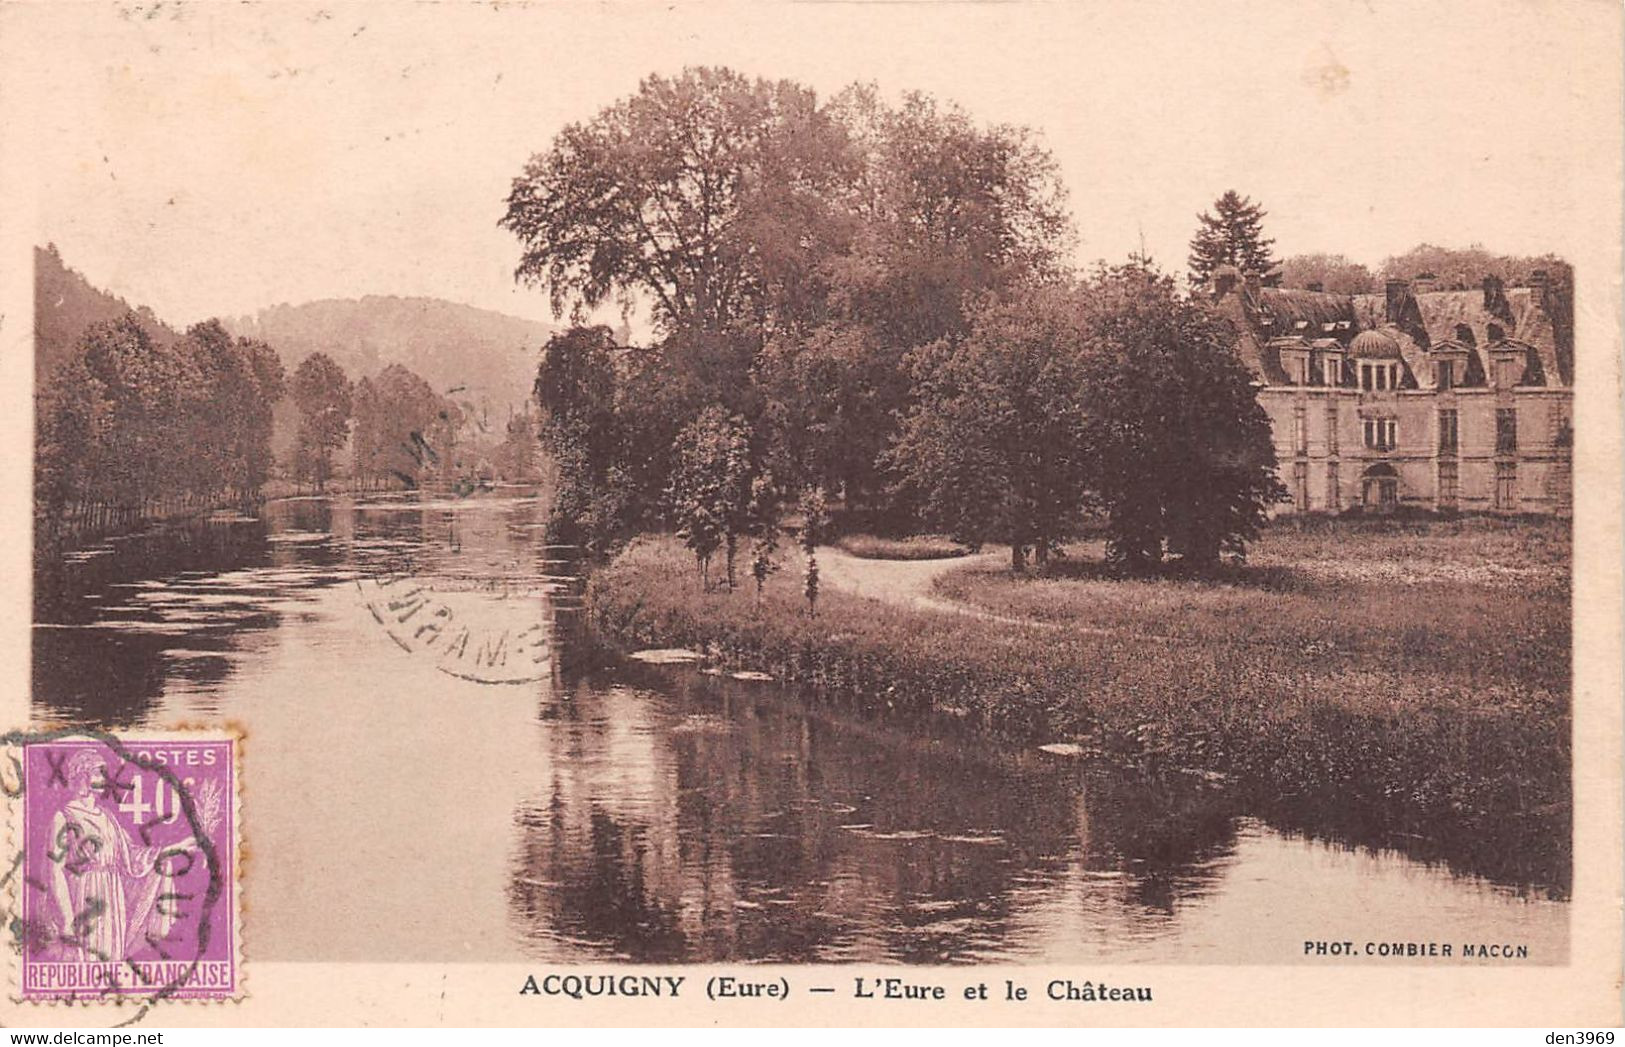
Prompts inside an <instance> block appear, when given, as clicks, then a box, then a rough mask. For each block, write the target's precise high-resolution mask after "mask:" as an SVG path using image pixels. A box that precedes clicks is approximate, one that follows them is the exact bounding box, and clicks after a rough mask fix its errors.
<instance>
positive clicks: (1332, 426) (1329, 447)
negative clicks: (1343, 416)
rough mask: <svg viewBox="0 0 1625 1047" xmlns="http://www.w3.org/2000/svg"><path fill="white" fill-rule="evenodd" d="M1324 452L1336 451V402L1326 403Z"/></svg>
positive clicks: (1332, 452) (1334, 452)
mask: <svg viewBox="0 0 1625 1047" xmlns="http://www.w3.org/2000/svg"><path fill="white" fill-rule="evenodd" d="M1326 453H1327V454H1336V453H1337V403H1336V401H1333V402H1331V403H1328V404H1327V405H1326Z"/></svg>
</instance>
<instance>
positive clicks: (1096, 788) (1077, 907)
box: [34, 491, 1567, 963]
mask: <svg viewBox="0 0 1625 1047" xmlns="http://www.w3.org/2000/svg"><path fill="white" fill-rule="evenodd" d="M543 516H544V510H543V508H542V507H541V505H540V503H539V502H538V500H537V499H536V497H535V496H534V495H533V494H532V493H530V492H525V491H506V492H499V493H497V494H495V495H486V496H479V497H474V498H468V499H457V498H437V497H433V496H428V495H410V496H399V495H396V496H380V497H369V498H362V499H360V500H351V499H347V498H334V499H291V500H287V501H281V502H276V503H273V504H271V505H270V506H268V507H267V508H266V511H265V513H264V516H263V519H260V520H247V519H240V518H222V519H218V520H215V521H213V522H210V523H208V524H205V525H200V526H198V527H194V528H186V529H176V530H171V531H163V532H159V533H154V534H150V535H145V536H141V537H138V538H133V539H129V540H126V541H123V542H118V543H108V544H107V545H106V546H105V547H102V548H100V549H97V550H87V551H86V553H87V555H83V556H80V557H78V558H76V559H73V560H70V561H68V562H66V563H63V564H60V565H54V566H53V567H52V570H51V571H50V572H44V573H43V575H42V576H44V577H47V578H48V580H49V582H50V584H48V585H45V584H42V585H41V586H40V590H41V595H40V597H39V599H38V600H37V602H36V607H37V612H36V613H37V621H38V625H37V627H36V630H35V646H34V707H35V709H36V712H37V715H38V716H39V718H41V719H50V720H56V721H63V720H66V721H71V722H75V723H90V724H97V725H104V726H113V727H117V726H134V725H162V724H168V723H173V722H176V721H180V720H192V721H197V720H230V721H232V722H234V723H238V724H240V725H242V726H243V728H244V729H245V730H246V731H247V734H248V739H249V740H248V743H247V745H248V749H247V753H246V756H245V776H246V779H247V784H248V788H247V790H246V792H245V797H244V825H245V832H246V834H247V841H246V842H247V845H248V849H249V850H250V852H251V853H253V854H254V855H255V856H256V857H255V861H254V869H253V873H252V876H251V878H250V882H249V902H250V907H251V911H252V913H253V919H252V921H251V925H250V927H249V928H248V933H247V934H246V947H247V950H248V954H249V956H250V957H251V958H255V959H266V960H306V961H315V960H325V961H345V960H373V961H378V960H383V959H395V960H403V961H406V960H417V961H445V960H452V959H468V960H482V961H491V960H504V959H517V958H521V957H532V958H547V959H556V960H560V961H581V960H583V959H588V958H611V957H616V958H625V959H632V960H638V961H641V962H651V963H653V962H661V961H697V960H722V959H730V960H745V961H749V960H761V961H769V960H778V961H814V960H816V961H832V962H845V961H895V962H907V963H965V962H978V961H1016V962H1027V961H1039V960H1042V961H1047V962H1081V961H1083V960H1087V959H1094V958H1119V959H1128V960H1142V961H1144V960H1150V961H1178V962H1272V963H1273V962H1289V961H1292V960H1295V959H1299V958H1300V956H1301V942H1302V939H1303V938H1305V937H1323V936H1324V937H1331V936H1339V935H1340V936H1342V937H1345V938H1363V937H1373V936H1378V935H1398V936H1400V937H1403V938H1410V937H1414V936H1416V935H1417V934H1419V933H1426V934H1427V935H1428V936H1430V937H1438V938H1441V939H1443V940H1456V939H1458V938H1459V939H1460V940H1464V941H1465V940H1479V939H1481V938H1485V939H1487V940H1494V941H1501V940H1507V939H1508V936H1514V937H1512V939H1511V940H1516V941H1523V942H1528V943H1529V944H1530V945H1531V947H1532V957H1533V958H1534V959H1536V960H1538V961H1542V962H1556V961H1559V960H1561V959H1563V958H1564V957H1565V956H1566V952H1567V944H1566V943H1567V931H1566V918H1567V908H1566V906H1564V905H1561V904H1557V903H1551V902H1543V901H1538V900H1532V899H1520V898H1518V897H1515V896H1514V895H1512V894H1511V893H1509V892H1506V891H1503V890H1500V889H1497V888H1494V887H1491V886H1490V885H1488V884H1485V883H1483V882H1481V881H1477V880H1474V879H1471V878H1464V877H1456V876H1452V875H1451V874H1449V873H1448V872H1446V871H1444V870H1443V869H1440V868H1437V867H1432V866H1427V865H1423V864H1420V863H1417V862H1414V861H1410V860H1408V859H1406V858H1404V857H1402V856H1400V855H1397V854H1394V853H1391V852H1373V851H1370V850H1356V849H1349V848H1345V847H1341V846H1331V845H1327V844H1321V843H1315V842H1312V841H1310V840H1307V839H1304V838H1300V837H1294V836H1288V835H1283V834H1282V833H1279V832H1276V831H1274V830H1272V829H1270V828H1268V827H1267V826H1265V825H1264V824H1263V823H1261V822H1260V821H1258V820H1256V819H1255V818H1249V817H1246V816H1245V814H1246V812H1243V811H1240V810H1238V809H1236V802H1235V801H1234V800H1233V799H1232V798H1230V796H1229V795H1227V794H1226V793H1224V792H1221V791H1216V790H1214V789H1211V788H1207V787H1204V786H1203V784H1202V783H1200V782H1193V783H1191V784H1190V785H1189V786H1188V787H1181V788H1178V789H1175V788H1172V787H1169V786H1166V785H1159V786H1155V787H1153V786H1151V785H1148V784H1147V783H1145V782H1142V781H1137V780H1134V779H1129V778H1123V777H1117V776H1114V775H1112V774H1109V773H1105V772H1103V771H1100V770H1089V771H1085V770H1084V769H1083V768H1082V767H1081V766H1080V765H1079V764H1078V763H1076V762H1074V761H1069V760H1067V759H1065V758H1060V757H1052V756H1048V755H1045V754H1039V753H1012V752H1009V751H1005V750H1003V749H1001V748H999V747H998V746H996V745H994V744H992V743H990V742H988V741H986V740H983V739H976V738H956V737H952V736H947V735H941V736H938V735H931V734H927V733H921V732H918V731H913V730H911V731H909V732H903V731H899V730H896V729H892V728H888V727H882V726H878V725H875V724H873V723H866V722H862V721H857V720H853V719H846V718H842V717H838V716H833V715H829V714H827V713H825V712H823V711H818V712H814V711H811V710H809V708H808V707H807V706H805V705H804V704H803V703H801V702H799V701H796V700H794V699H793V698H791V697H789V696H786V695H783V694H780V693H778V692H777V691H776V690H775V689H774V688H773V687H772V686H771V685H764V684H759V683H748V682H741V681H733V680H726V679H719V678H711V677H706V676H703V675H700V674H698V673H695V672H693V671H692V670H688V669H681V668H670V669H662V668H654V667H647V666H637V665H632V666H626V667H621V668H616V669H614V670H602V671H593V672H586V673H583V672H572V671H568V670H566V669H564V668H563V667H561V666H560V665H559V664H558V659H557V658H556V657H553V655H555V654H556V653H557V651H556V644H555V642H554V639H553V638H554V630H555V629H556V628H557V622H556V609H557V608H558V607H559V606H560V605H561V604H568V603H569V602H570V601H571V600H572V599H573V597H574V594H575V593H576V592H578V588H579V587H578V585H577V583H576V582H575V581H574V580H573V579H572V578H571V577H570V575H569V565H568V563H567V562H564V561H567V560H568V557H567V556H566V555H565V553H564V551H562V550H559V549H557V548H554V547H549V546H546V545H545V544H544V542H545V538H544V537H543V533H542V520H543ZM395 577H404V578H409V579H411V580H412V584H413V585H415V586H417V587H419V588H421V589H423V590H425V591H427V592H429V593H431V594H432V595H433V599H434V600H435V601H437V602H436V603H433V604H425V609H419V610H418V611H415V612H410V613H408V612H409V611H410V605H408V604H402V605H401V606H400V607H398V608H390V607H389V606H388V605H387V602H385V603H380V602H379V600H378V598H377V593H378V591H379V584H380V583H379V580H380V579H387V578H395ZM369 586H370V587H371V588H369ZM441 606H444V607H446V608H449V610H448V612H447V616H446V618H445V620H447V621H456V622H458V623H468V624H470V626H471V628H470V630H469V631H470V635H471V639H470V640H469V642H468V644H467V645H466V646H465V650H476V649H479V648H480V646H481V644H482V643H483V644H485V645H486V647H487V649H491V648H493V647H494V645H495V644H496V641H497V639H498V638H501V637H508V638H510V639H512V638H516V637H520V636H523V635H525V634H526V631H527V630H533V629H538V628H543V629H546V630H547V633H546V635H547V637H548V643H547V644H546V647H547V650H548V655H549V657H548V658H547V660H546V662H545V665H541V666H540V667H539V668H538V669H537V671H534V672H531V673H530V674H529V675H525V676H523V677H520V678H514V679H505V680H501V681H498V682H499V683H501V684H502V685H501V686H494V685H492V684H491V683H490V682H487V681H482V679H480V678H474V677H471V675H470V674H467V673H461V674H460V673H457V672H448V668H451V667H455V665H456V664H457V663H456V662H455V661H454V659H453V658H452V657H451V656H450V655H448V653H447V651H448V649H449V648H448V646H444V645H449V644H450V643H451V641H452V639H453V638H454V636H455V633H454V631H452V630H451V629H442V630H441V631H440V632H439V633H431V632H425V631H422V626H423V624H424V623H423V621H422V620H420V619H421V618H422V617H423V616H433V615H434V614H435V611H434V610H433V608H434V607H441ZM386 612H387V614H386ZM388 615H394V616H401V615H406V617H405V618H403V619H402V620H400V621H395V620H393V618H390V617H388ZM475 634H477V637H476V636H475ZM431 635H432V636H436V637H438V638H437V639H435V640H434V641H433V642H430V640H429V639H428V637H430V636H431ZM504 649H505V650H511V649H512V648H504ZM507 664H509V663H504V665H507ZM494 665H495V663H494V662H493V666H494ZM487 668H491V667H489V666H488V667H487ZM544 670H545V671H544ZM318 897H319V898H321V899H322V903H321V904H320V905H319V906H313V905H311V903H310V899H312V898H318ZM1351 899H1352V900H1354V901H1355V903H1356V904H1354V905H1353V906H1351V904H1350V902H1351ZM1261 914H1268V916H1267V918H1265V917H1261Z"/></svg>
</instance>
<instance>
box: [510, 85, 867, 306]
mask: <svg viewBox="0 0 1625 1047" xmlns="http://www.w3.org/2000/svg"><path fill="white" fill-rule="evenodd" d="M846 156H847V150H846V147H845V145H844V143H843V141H842V134H841V132H840V129H839V128H838V127H836V126H835V125H834V124H833V123H832V122H831V121H830V120H829V118H828V116H827V115H826V114H825V113H824V112H823V111H821V110H820V108H819V107H818V104H817V98H816V96H815V95H814V93H813V92H812V91H811V90H809V89H807V88H805V87H802V86H800V85H797V84H793V83H790V82H789V81H776V82H774V81H767V80H759V79H758V80H749V79H746V78H745V77H743V76H740V75H739V74H738V73H735V72H732V71H730V70H726V69H708V68H697V69H688V70H685V71H684V72H683V73H682V74H681V75H680V76H676V77H662V76H651V77H649V78H647V79H646V80H644V81H643V82H642V84H640V85H639V88H638V91H637V93H636V94H634V95H633V96H631V97H630V98H627V99H623V100H621V101H620V102H617V103H616V104H614V105H612V106H610V107H609V108H607V109H605V110H603V111H602V112H600V113H599V114H598V115H597V116H596V117H594V118H593V119H592V120H590V121H587V122H586V123H578V124H571V125H570V126H568V127H566V128H565V129H564V130H563V131H561V132H559V134H558V135H557V136H556V137H555V138H554V140H553V144H552V147H551V148H550V149H548V150H547V151H546V152H544V153H541V154H539V155H537V156H534V157H532V158H531V160H530V162H529V163H527V164H526V165H525V168H524V171H523V173H521V174H520V176H519V177H518V178H516V179H515V180H514V182H513V187H512V191H511V192H510V194H509V196H508V208H507V212H506V214H505V215H504V216H503V218H502V225H503V226H504V227H505V228H507V229H508V230H510V231H511V232H513V233H514V234H515V235H516V236H517V237H518V238H519V240H520V242H521V244H522V245H523V247H524V254H523V256H522V257H521V259H520V262H519V267H518V271H517V274H516V275H517V276H518V277H519V279H521V280H523V281H525V282H528V283H532V284H537V285H542V286H545V287H546V288H547V289H548V291H549V293H550V295H551V299H552V305H553V308H554V311H555V313H557V314H559V315H563V314H564V313H565V312H566V311H568V310H572V309H574V308H576V307H586V308H591V307H594V306H596V305H598V304H599V303H601V302H604V301H606V300H609V299H611V298H612V297H615V296H644V297H646V298H647V299H648V300H649V301H650V302H652V303H653V309H654V316H655V319H656V321H657V322H658V323H659V325H660V326H661V327H662V329H664V330H665V331H667V332H671V331H676V330H681V329H685V328H699V329H702V330H708V331H725V330H731V329H734V328H735V327H737V326H738V325H740V324H742V323H745V324H748V323H752V322H754V321H756V320H758V319H759V318H760V317H761V315H762V310H763V308H764V301H765V298H766V295H767V294H768V292H769V290H770V289H771V288H772V287H773V286H774V285H775V284H778V283H783V282H786V281H789V282H794V280H795V278H796V274H798V273H801V272H804V271H805V270H806V269H807V265H806V264H805V258H806V256H807V255H808V254H809V252H810V251H811V249H812V248H813V247H814V245H815V242H816V241H817V240H818V238H819V235H820V234H819V228H818V227H819V218H820V216H821V214H822V213H823V212H824V210H825V209H826V208H827V207H828V204H829V200H830V195H831V194H829V193H828V192H827V190H828V189H829V187H830V186H831V185H832V184H833V183H834V182H835V181H837V180H838V178H839V171H840V168H841V165H842V164H843V163H844V162H845V158H846Z"/></svg>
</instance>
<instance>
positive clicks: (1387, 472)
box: [1360, 462, 1399, 511]
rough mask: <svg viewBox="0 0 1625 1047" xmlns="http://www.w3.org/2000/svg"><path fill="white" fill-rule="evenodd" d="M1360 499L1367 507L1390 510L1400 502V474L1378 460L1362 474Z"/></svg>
mask: <svg viewBox="0 0 1625 1047" xmlns="http://www.w3.org/2000/svg"><path fill="white" fill-rule="evenodd" d="M1360 501H1361V502H1362V503H1363V504H1364V505H1365V507H1366V508H1367V509H1377V510H1384V511H1386V510H1389V509H1393V508H1394V507H1395V506H1397V505H1398V504H1399V474H1398V473H1396V472H1394V467H1393V466H1391V465H1388V464H1386V463H1384V462H1378V463H1377V464H1376V465H1373V466H1372V467H1371V468H1369V469H1367V470H1366V471H1365V472H1364V473H1363V474H1361V476H1360Z"/></svg>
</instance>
